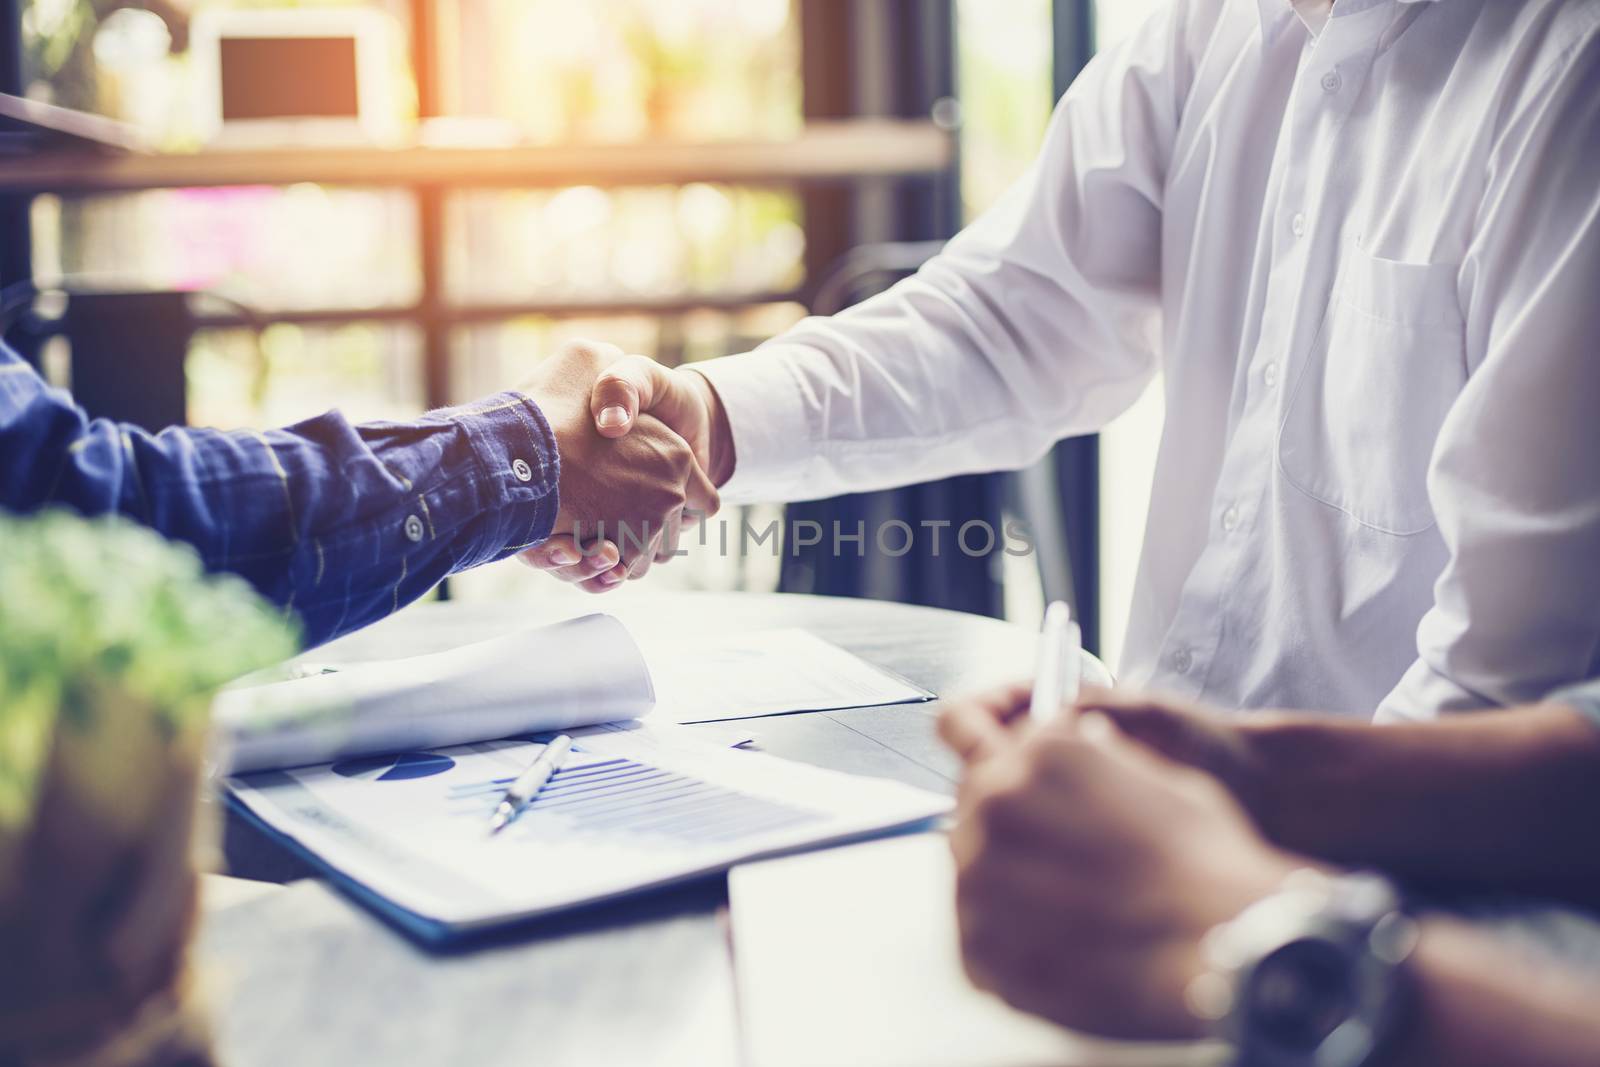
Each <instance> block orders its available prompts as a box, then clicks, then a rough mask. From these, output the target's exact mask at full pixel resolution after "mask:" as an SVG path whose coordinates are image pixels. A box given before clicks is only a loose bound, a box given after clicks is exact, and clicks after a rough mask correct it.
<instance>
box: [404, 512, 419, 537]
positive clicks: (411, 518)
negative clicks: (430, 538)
mask: <svg viewBox="0 0 1600 1067" xmlns="http://www.w3.org/2000/svg"><path fill="white" fill-rule="evenodd" d="M406 540H407V541H410V542H412V543H413V544H415V543H416V542H418V541H420V540H422V520H421V519H419V518H417V517H416V516H415V515H407V516H406Z"/></svg>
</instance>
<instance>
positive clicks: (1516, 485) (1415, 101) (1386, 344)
mask: <svg viewBox="0 0 1600 1067" xmlns="http://www.w3.org/2000/svg"><path fill="white" fill-rule="evenodd" d="M1597 25H1600V2H1595V0H1571V2H1561V0H1547V2H1546V0H1529V2H1514V0H1337V3H1336V4H1334V5H1333V7H1332V9H1331V10H1329V9H1327V7H1326V5H1322V4H1318V3H1316V2H1315V0H1303V2H1297V3H1296V4H1295V5H1294V6H1293V7H1291V4H1290V3H1289V2H1288V0H1178V2H1176V3H1174V4H1173V5H1171V7H1170V8H1169V9H1167V10H1165V11H1163V12H1162V13H1161V14H1160V15H1158V16H1157V17H1156V18H1154V19H1152V20H1151V21H1150V22H1149V23H1148V24H1147V25H1145V26H1144V27H1143V29H1142V30H1140V31H1139V32H1138V33H1136V34H1135V35H1134V36H1133V37H1132V38H1131V39H1129V40H1128V41H1126V42H1125V43H1123V44H1122V45H1121V46H1119V47H1117V48H1114V49H1112V50H1110V51H1108V52H1106V53H1104V54H1102V55H1100V56H1099V57H1098V58H1096V59H1095V60H1094V62H1093V63H1091V64H1090V65H1089V67H1088V68H1087V69H1086V70H1085V71H1084V72H1083V74H1082V75H1081V76H1080V77H1079V78H1078V80H1077V81H1076V82H1075V83H1074V85H1073V86H1072V88H1071V89H1070V90H1069V91H1068V92H1067V94H1066V95H1065V96H1064V97H1063V99H1062V100H1061V103H1060V105H1059V107H1058V108H1057V109H1056V114H1055V117H1054V119H1053V120H1052V122H1051V126H1050V131H1049V135H1048V137H1047V140H1046V142H1045V145H1044V147H1043V150H1042V151H1041V153H1040V155H1039V158H1038V159H1037V160H1036V162H1035V163H1034V165H1033V167H1032V169H1031V170H1030V172H1029V173H1028V174H1027V175H1026V176H1025V177H1024V178H1023V180H1021V181H1020V182H1019V183H1018V184H1017V185H1016V187H1015V188H1013V189H1012V190H1011V191H1010V192H1009V193H1007V194H1006V196H1005V197H1004V198H1003V199H1002V200H1001V202H1000V203H999V204H998V205H997V206H996V207H995V208H994V209H993V210H992V211H990V212H989V213H988V214H986V215H985V216H984V217H982V218H981V219H979V220H978V221H977V222H975V223H974V224H973V225H971V226H970V227H968V228H967V230H966V231H964V232H963V233H962V234H960V235H959V236H958V237H956V238H955V239H954V240H952V241H951V242H950V244H949V246H948V247H947V248H946V250H945V251H944V252H943V253H942V254H941V255H939V256H938V257H937V258H936V259H934V260H933V261H931V262H930V263H929V264H928V265H927V266H926V267H925V268H924V269H923V270H922V271H921V273H919V274H918V275H917V276H916V277H914V278H911V279H908V280H907V281H905V282H903V283H901V284H900V285H898V286H896V287H895V288H894V289H893V290H891V291H890V292H888V293H886V294H884V295H882V296H879V297H877V298H875V299H873V300H870V301H868V302H866V303H864V304H862V305H860V306H859V307H857V308H855V309H853V310H851V311H849V312H846V313H845V314H842V315H838V316H834V317H832V318H827V319H822V318H812V319H807V320H805V321H804V322H802V323H801V324H800V325H799V326H797V327H796V328H795V329H794V330H792V331H790V332H789V333H787V334H785V335H783V336H781V337H779V338H776V339H775V340H774V341H772V342H769V343H768V344H767V345H764V346H762V347H761V348H760V349H758V350H757V351H756V352H755V353H753V354H748V355H744V356H737V357H732V358H729V359H725V360H718V361H715V362H713V363H710V364H705V365H702V366H704V368H705V372H706V373H707V374H708V376H709V377H710V379H711V381H712V382H713V383H714V384H715V385H716V387H717V389H718V392H719V393H720V395H721V396H722V398H723V401H724V403H725V404H726V407H727V410H728V415H729V419H730V421H731V424H732V428H733V434H734V440H735V445H736V451H737V467H736V470H735V473H734V477H733V479H732V481H731V482H730V483H729V484H728V486H727V487H726V492H725V494H724V497H725V499H731V500H749V499H754V498H762V499H784V500H789V499H806V498H815V497H822V496H828V495H832V494H836V493H840V492H845V491H855V490H866V489H873V488H879V487H885V486H891V485H897V484H902V483H906V482H912V481H922V480H926V479H931V478H937V477H941V476H945V475H951V474H956V473H961V472H971V471H980V470H993V469H1000V468H1016V467H1020V466H1024V465H1026V464H1028V463H1030V462H1031V461H1033V460H1034V459H1036V458H1037V457H1039V456H1040V455H1041V454H1043V452H1044V451H1045V450H1046V449H1047V448H1048V447H1049V445H1050V444H1051V442H1053V441H1055V440H1057V439H1058V438H1061V437H1063V436H1068V435H1072V434H1083V433H1091V432H1093V431H1096V430H1098V429H1100V428H1101V427H1103V426H1104V425H1105V424H1106V423H1107V422H1108V421H1110V420H1111V419H1113V418H1115V417H1116V416H1117V415H1118V414H1119V413H1121V412H1122V411H1123V410H1125V409H1126V408H1127V407H1128V406H1129V405H1130V404H1131V403H1132V402H1133V401H1134V400H1135V399H1136V398H1137V397H1138V396H1139V394H1140V392H1141V391H1142V390H1143V389H1144V388H1145V386H1146V384H1147V383H1148V382H1149V381H1150V380H1151V378H1152V376H1153V375H1154V374H1155V373H1156V372H1157V370H1158V369H1159V370H1161V371H1164V379H1163V381H1164V387H1165V392H1166V410H1167V416H1166V426H1165V429H1164V431H1163V434H1162V439H1161V444H1160V450H1159V455H1158V460H1157V468H1156V473H1155V485H1154V490H1153V493H1152V497H1151V500H1150V516H1149V522H1148V527H1147V532H1146V535H1145V541H1144V545H1143V551H1142V555H1141V558H1140V568H1139V575H1138V579H1137V582H1136V588H1135V593H1134V598H1135V602H1134V604H1133V605H1132V610H1131V614H1130V623H1129V632H1128V640H1127V646H1126V647H1127V653H1126V655H1125V659H1124V663H1123V665H1122V666H1123V675H1124V677H1125V678H1127V679H1128V680H1130V681H1133V682H1135V683H1141V684H1154V685H1156V686H1159V687H1161V688H1164V689H1167V690H1170V691H1176V692H1178V693H1180V694H1187V695H1190V696H1194V697H1198V698H1202V699H1205V700H1209V701H1215V702H1217V703H1221V704H1224V705H1229V706H1235V707H1246V708H1248V707H1260V706H1268V705H1276V706H1295V707H1311V708H1323V709H1329V710H1336V711H1343V712H1349V713H1354V714H1364V715H1370V714H1372V713H1373V712H1374V710H1375V709H1378V710H1379V717H1380V718H1383V717H1393V716H1403V717H1423V716H1427V715H1430V714H1433V713H1435V712H1437V711H1438V710H1441V709H1450V708H1467V707H1480V706H1484V705H1488V704H1498V703H1512V702H1516V701H1521V700H1527V699H1533V698H1536V697H1538V696H1540V695H1542V694H1543V693H1545V692H1547V691H1549V690H1550V689H1552V688H1554V687H1556V686H1558V685H1561V684H1563V683H1566V682H1569V681H1572V680H1575V679H1580V678H1583V677H1586V676H1587V675H1589V674H1590V673H1592V672H1593V671H1594V669H1595V668H1596V667H1597V650H1600V31H1597Z"/></svg>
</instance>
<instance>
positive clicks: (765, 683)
mask: <svg viewBox="0 0 1600 1067" xmlns="http://www.w3.org/2000/svg"><path fill="white" fill-rule="evenodd" d="M643 648H644V657H645V660H646V662H647V663H648V664H649V665H650V675H651V677H652V678H653V679H654V680H655V685H656V709H655V711H653V712H652V713H651V715H650V719H651V721H653V722H675V723H696V722H718V721H722V720H725V719H751V718H756V717H758V716H763V715H782V714H785V713H787V712H795V711H836V710H839V709H842V708H865V707H873V706H876V705H880V704H904V703H909V702H913V701H923V700H931V699H933V694H932V693H930V692H928V691H927V690H926V689H922V688H919V687H918V686H915V685H912V684H911V683H910V682H908V681H906V680H905V679H904V678H900V677H897V676H896V675H893V674H890V673H889V672H887V671H884V670H881V669H879V668H878V667H874V666H873V665H872V664H870V663H868V662H866V661H865V660H863V659H861V658H860V657H859V656H854V655H852V654H850V653H849V652H846V651H845V650H844V649H842V648H840V647H839V646H837V645H833V644H829V643H828V642H827V641H824V640H822V639H821V638H820V637H817V636H815V635H813V634H811V633H808V632H807V631H805V630H796V629H787V630H760V631H757V632H754V633H748V634H731V635H718V636H712V637H700V638H694V639H684V640H681V641H661V642H651V643H647V644H645V645H644V646H643Z"/></svg>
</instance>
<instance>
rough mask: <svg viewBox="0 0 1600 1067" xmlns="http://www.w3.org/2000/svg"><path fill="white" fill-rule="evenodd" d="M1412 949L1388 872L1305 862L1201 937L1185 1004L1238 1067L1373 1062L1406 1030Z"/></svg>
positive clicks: (1365, 1066)
mask: <svg viewBox="0 0 1600 1067" xmlns="http://www.w3.org/2000/svg"><path fill="white" fill-rule="evenodd" d="M1416 944H1417V925H1416V923H1415V922H1414V921H1413V920H1412V919H1410V918H1408V917H1407V916H1406V915H1405V914H1404V912H1403V910H1402V906H1401V900H1400V896H1399V893H1398V891H1397V890H1396V889H1395V887H1394V886H1393V885H1392V884H1391V883H1389V882H1388V881H1387V880H1386V879H1384V878H1381V877H1379V876H1376V875H1373V874H1360V873H1358V874H1346V875H1330V874H1329V873H1327V872H1323V871H1316V870H1311V869H1304V870H1300V871H1296V872H1294V873H1293V874H1292V875H1291V876H1290V877H1289V878H1287V879H1286V880H1285V881H1284V882H1283V884H1282V886H1281V887H1280V888H1279V889H1278V890H1277V891H1276V892H1274V893H1272V894H1270V895H1269V896H1267V897H1265V898H1263V899H1261V900H1260V901H1258V902H1256V903H1254V904H1252V905H1250V906H1249V907H1248V908H1246V909H1245V910H1244V911H1243V912H1242V913H1241V914H1240V915H1239V916H1238V917H1236V918H1234V919H1232V920H1230V921H1228V922H1226V923H1224V924H1222V925H1221V926H1219V927H1217V928H1216V929H1214V930H1213V931H1211V932H1210V933H1209V934H1208V935H1207V936H1206V939H1205V942H1204V949H1203V955H1204V957H1205V960H1206V963H1207V970H1206V971H1205V972H1204V973H1203V974H1202V975H1201V977H1199V978H1197V979H1196V980H1195V981H1194V982H1192V983H1191V984H1190V986H1189V987H1188V997H1187V999H1188V1002H1189V1006H1190V1008H1191V1010H1193V1011H1194V1012H1195V1014H1196V1015H1197V1016H1198V1017H1200V1018H1204V1019H1210V1020H1212V1021H1213V1025H1214V1030H1213V1033H1214V1034H1215V1035H1216V1036H1218V1037H1220V1038H1222V1039H1224V1040H1226V1041H1227V1042H1229V1044H1230V1045H1232V1047H1233V1050H1234V1051H1233V1059H1232V1061H1231V1062H1233V1063H1234V1064H1236V1065H1237V1067H1313V1065H1321V1067H1378V1065H1379V1064H1381V1063H1387V1062H1391V1060H1390V1059H1389V1058H1388V1057H1390V1056H1392V1055H1393V1054H1394V1052H1395V1050H1396V1049H1397V1047H1399V1045H1400V1044H1403V1043H1404V1039H1405V1037H1406V1036H1407V1035H1406V1034H1405V1033H1404V1030H1405V1029H1406V1027H1407V1025H1408V1018H1409V1016H1410V1015H1411V1014H1412V1013H1411V1011H1410V1005H1411V1000H1412V973H1411V969H1410V961H1411V959H1412V954H1413V950H1414V949H1415V946H1416ZM1396 1062H1410V1061H1396Z"/></svg>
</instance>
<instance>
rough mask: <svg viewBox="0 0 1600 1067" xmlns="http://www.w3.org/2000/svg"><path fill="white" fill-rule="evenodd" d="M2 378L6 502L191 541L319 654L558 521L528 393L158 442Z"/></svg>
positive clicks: (18, 367) (2, 492)
mask: <svg viewBox="0 0 1600 1067" xmlns="http://www.w3.org/2000/svg"><path fill="white" fill-rule="evenodd" d="M0 371H3V372H4V373H3V374H0V507H5V508H7V509H8V510H12V511H16V512H20V513H27V512H31V511H36V510H39V509H42V508H45V507H67V508H71V509H73V510H75V511H78V512H80V513H83V514H86V515H121V516H124V517H126V518H129V519H132V520H134V521H136V522H139V523H142V524H144V525H147V526H150V527H152V528H153V529H155V530H157V531H159V532H160V533H162V534H164V535H165V536H167V537H170V538H172V539H174V540H178V541H184V542H186V543H188V544H189V545H191V546H192V547H193V548H194V549H195V550H196V551H197V552H198V553H199V554H200V556H201V558H202V560H203V561H204V563H205V565H206V566H207V567H208V568H209V569H212V570H219V571H230V572H233V573H236V574H239V575H241V576H242V577H244V578H245V579H247V580H248V581H250V582H251V584H252V585H254V586H255V587H256V588H257V589H258V590H259V591H260V592H261V593H262V594H263V595H265V596H267V597H268V598H269V599H271V600H273V601H274V602H276V603H278V604H280V605H283V606H284V608H285V609H286V610H288V611H291V612H293V613H294V614H296V615H298V616H299V617H300V619H301V620H302V622H303V624H304V638H305V640H306V642H307V643H308V644H317V643H320V642H322V641H326V640H329V639H331V638H333V637H336V636H338V635H339V634H341V633H344V632H346V631H349V630H352V629H356V628H358V627H359V626H362V625H364V624H366V623H368V622H372V621H374V620H375V619H378V618H381V617H382V616H384V615H386V614H388V613H390V612H392V611H394V610H395V609H397V608H398V607H400V606H402V605H404V604H406V603H409V602H410V601H412V600H415V599H416V598H417V597H419V596H421V595H422V594H424V593H425V592H427V591H428V590H429V589H431V588H432V587H433V586H434V585H435V584H437V582H438V581H439V580H440V579H441V578H443V577H445V576H446V575H448V574H450V573H452V572H454V571H457V570H461V569H464V568H466V567H469V566H473V565H476V564H479V563H485V562H488V561H489V560H491V559H496V558H499V557H500V556H503V555H506V554H509V553H510V552H512V551H515V550H516V549H517V548H520V547H523V546H525V545H526V544H528V543H530V542H533V541H537V540H539V539H542V538H543V537H545V536H547V535H548V533H549V530H550V527H551V524H552V522H553V520H554V517H555V512H556V508H557V504H558V499H557V497H558V494H557V484H558V475H559V460H558V457H557V450H556V446H555V441H554V438H553V436H552V434H551V432H550V429H549V426H548V424H547V423H546V422H545V420H544V418H543V416H542V414H541V413H540V412H539V410H538V408H537V407H536V406H534V405H533V404H532V403H531V402H530V401H528V400H527V399H526V398H525V397H522V396H520V395H517V394H509V393H508V394H501V395H499V396H497V397H494V398H491V400H490V401H488V402H485V403H484V404H481V405H479V406H478V407H467V408H456V409H448V410H445V411H440V412H434V413H431V414H429V415H427V416H424V417H422V418H420V419H417V420H415V421H412V422H406V423H374V424H370V425H365V426H354V425H351V424H350V423H349V422H348V421H346V420H345V419H344V418H343V417H342V416H340V415H338V414H337V413H329V414H326V415H322V416H318V417H317V418H314V419H309V420H306V421H305V422H302V423H299V424H297V425H295V426H291V427H288V428H285V429H281V430H269V431H266V432H255V431H239V432H235V433H220V432H217V431H215V430H204V429H173V430H168V431H166V432H164V433H161V434H158V435H151V434H148V433H145V432H144V431H142V430H140V429H138V428H137V427H131V426H123V425H119V424H117V423H112V422H107V421H105V420H90V419H89V418H87V416H85V415H84V413H83V412H82V410H81V409H79V408H77V407H76V406H75V405H74V404H73V403H72V402H71V399H70V398H69V397H68V396H67V395H66V394H64V393H62V392H60V391H58V390H53V389H49V388H48V387H46V386H45V384H44V383H43V382H42V381H40V380H39V379H38V378H37V376H36V375H34V374H33V373H32V371H31V370H29V369H28V368H26V366H24V365H22V364H21V363H20V361H18V360H16V358H15V357H14V356H12V355H10V354H9V353H6V352H3V351H0ZM518 460H521V461H522V462H523V463H525V464H527V466H526V467H521V466H518V465H517V461H518ZM522 473H526V474H527V475H528V477H527V478H522V477H520V476H519V475H520V474H522Z"/></svg>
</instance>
